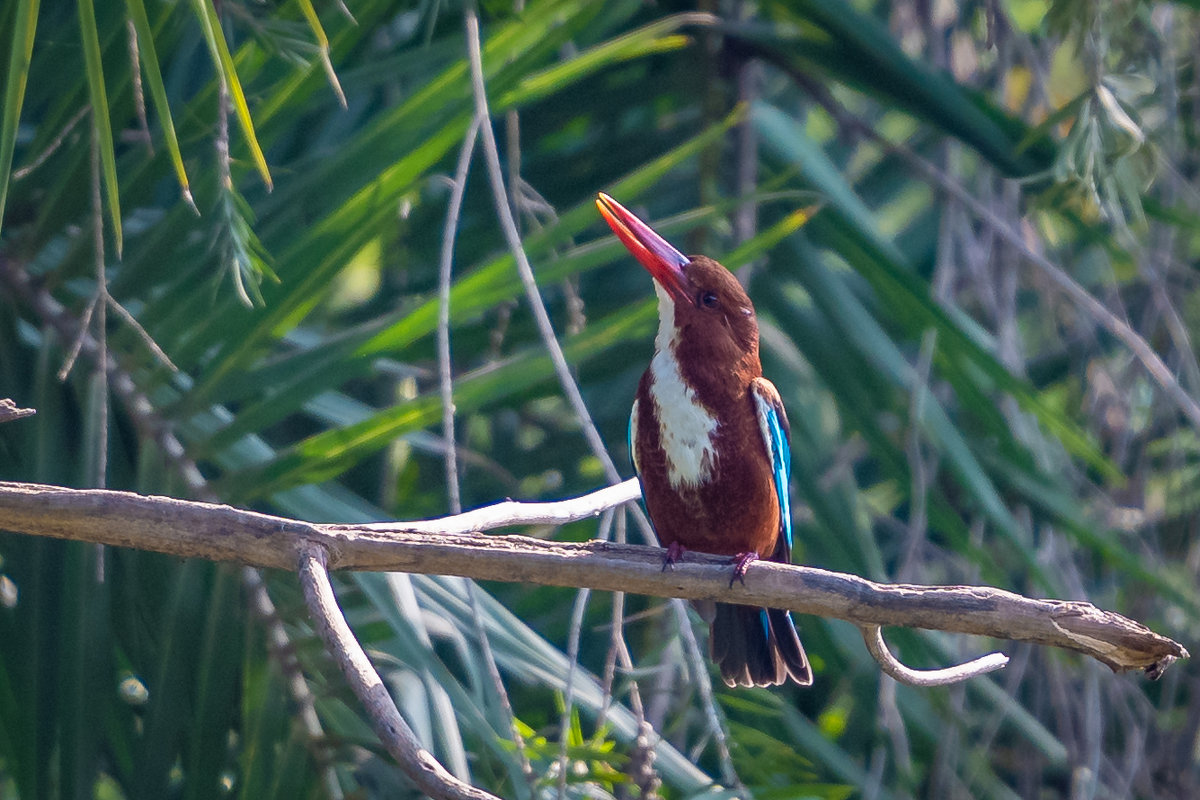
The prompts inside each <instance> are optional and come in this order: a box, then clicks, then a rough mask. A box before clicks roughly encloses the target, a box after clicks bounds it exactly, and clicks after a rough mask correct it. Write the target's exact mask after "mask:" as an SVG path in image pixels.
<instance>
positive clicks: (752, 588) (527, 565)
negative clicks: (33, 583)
mask: <svg viewBox="0 0 1200 800" xmlns="http://www.w3.org/2000/svg"><path fill="white" fill-rule="evenodd" d="M635 495H636V484H635V483H634V482H632V481H627V482H626V483H623V484H618V485H617V486H613V487H608V488H606V489H602V490H600V491H599V492H594V493H592V494H589V495H584V496H582V497H578V498H575V499H573V500H564V501H561V502H559V503H549V504H543V503H532V504H524V503H513V502H511V501H510V502H508V503H501V504H499V505H498V506H492V507H491V508H489V509H478V510H476V511H469V512H467V513H466V514H463V515H460V516H458V517H447V518H446V519H444V520H438V521H434V520H429V521H425V522H421V523H414V524H412V530H404V529H402V527H401V526H403V525H404V523H392V524H389V526H388V528H387V530H378V529H373V528H372V527H371V526H364V525H317V524H312V523H307V522H299V521H297V520H291V519H285V518H283V517H274V516H270V515H268V514H260V513H257V512H253V511H242V510H239V509H235V508H230V507H229V506H222V505H211V504H207V503H195V502H188V501H184V500H175V499H172V498H167V497H145V496H142V495H137V494H132V493H128V492H112V491H102V490H80V489H65V488H62V487H58V486H45V485H41V484H28V483H7V482H0V528H3V529H7V530H12V531H19V532H22V533H29V534H34V535H38V536H51V537H55V538H60V539H74V540H78V541H88V542H101V543H103V544H109V545H114V546H118V547H137V548H141V549H144V550H154V551H157V552H162V553H169V554H172V555H177V556H185V557H193V558H206V559H212V560H216V561H237V562H240V563H242V564H248V565H253V566H259V567H273V568H276V569H286V570H294V569H295V568H296V562H297V558H298V557H299V553H300V551H301V549H302V548H303V547H305V546H307V545H309V544H319V545H321V546H323V547H324V548H325V549H326V550H327V551H328V553H329V563H330V566H331V567H332V568H333V569H352V570H373V571H399V572H414V573H425V574H440V575H459V576H462V577H467V578H475V579H477V580H496V581H507V582H521V583H539V584H545V585H550V586H571V587H580V588H583V587H586V588H590V589H597V590H601V591H626V592H637V593H639V594H646V595H655V596H659V597H682V598H685V599H690V600H700V599H711V600H720V601H722V602H728V603H744V604H747V605H755V606H773V607H778V608H787V609H791V610H792V611H795V612H797V613H800V614H812V615H816V616H823V617H832V618H836V619H842V620H846V621H848V622H852V623H854V624H856V625H860V626H861V625H880V626H884V625H890V626H903V627H911V628H926V629H931V630H942V631H948V632H952V633H970V634H977V635H981V636H991V637H994V638H998V639H1011V640H1014V641H1024V642H1034V643H1036V644H1042V645H1050V646H1053V647H1061V648H1065V649H1068V650H1074V651H1076V652H1079V653H1083V654H1085V655H1088V656H1091V657H1092V658H1095V659H1097V660H1099V661H1101V662H1103V663H1104V664H1107V665H1108V666H1109V667H1111V668H1112V669H1113V670H1116V671H1124V670H1133V669H1142V670H1145V671H1146V673H1147V674H1148V675H1150V676H1151V677H1157V676H1158V675H1161V674H1162V671H1163V670H1164V669H1166V667H1167V666H1169V665H1170V664H1171V663H1172V662H1173V661H1174V660H1175V659H1177V658H1185V657H1186V656H1187V655H1188V653H1187V650H1185V649H1184V648H1183V646H1182V645H1180V644H1179V643H1178V642H1175V641H1173V640H1171V639H1168V638H1166V637H1164V636H1160V635H1158V634H1156V633H1154V632H1153V631H1151V630H1150V629H1149V628H1147V627H1145V626H1144V625H1141V624H1140V623H1137V622H1134V621H1133V620H1130V619H1127V618H1125V617H1123V616H1121V615H1119V614H1115V613H1112V612H1108V611H1102V610H1100V609H1098V608H1096V607H1095V606H1093V605H1091V604H1090V603H1081V602H1070V601H1064V600H1039V599H1033V598H1028V597H1022V596H1021V595H1018V594H1014V593H1012V592H1007V591H1004V590H1002V589H994V588H990V587H986V586H916V585H908V584H881V583H875V582H873V581H869V580H866V579H864V578H859V577H856V576H854V575H846V574H843V573H838V572H830V571H828V570H822V569H816V568H814V567H799V566H792V565H787V564H775V563H772V562H765V561H760V562H756V563H754V564H752V565H751V566H750V569H749V571H748V572H747V574H746V583H745V585H742V584H741V583H736V582H735V584H734V585H733V586H732V587H730V586H729V565H728V561H727V559H724V558H720V557H717V556H707V555H703V554H688V556H687V557H686V558H685V559H684V560H683V561H682V562H680V563H678V564H677V565H676V566H675V569H673V570H671V571H668V572H663V571H662V553H661V551H660V550H658V549H657V548H652V547H642V546H637V545H623V544H615V543H611V542H596V541H591V542H580V543H570V542H547V541H542V540H540V539H533V538H530V537H526V536H497V535H488V534H484V533H481V532H480V531H482V530H485V529H490V528H495V527H502V526H506V525H517V524H521V523H523V522H526V523H529V522H532V523H544V522H547V521H554V522H566V521H570V520H571V519H583V518H585V517H589V516H595V515H597V514H599V513H600V512H601V511H603V510H604V509H605V508H611V507H613V506H616V505H619V504H620V503H622V502H627V501H628V500H629V499H630V498H631V497H633V496H635ZM598 498H599V499H601V500H602V501H603V502H599V501H598ZM527 506H528V508H529V509H530V510H531V511H532V513H529V514H527V515H526V514H523V511H524V510H525V509H526V507H527ZM497 509H500V510H502V513H497ZM547 509H549V511H548V510H547ZM463 520H468V521H469V525H470V526H473V528H472V530H470V531H467V532H464V531H463V530H462V529H463V527H464V522H463ZM439 526H440V530H439V529H438V528H439Z"/></svg>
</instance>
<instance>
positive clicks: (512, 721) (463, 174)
mask: <svg viewBox="0 0 1200 800" xmlns="http://www.w3.org/2000/svg"><path fill="white" fill-rule="evenodd" d="M478 134H479V118H478V117H476V118H475V119H474V120H472V122H471V126H470V128H468V129H467V134H466V136H465V137H464V138H463V143H462V147H461V149H460V150H459V154H458V165H457V166H456V167H455V170H454V185H453V186H452V187H451V189H450V202H449V203H448V204H447V207H446V223H445V226H444V227H443V229H442V252H441V259H440V263H439V266H438V328H437V349H438V385H439V389H440V391H441V396H442V434H443V436H444V438H445V440H446V450H445V454H444V462H443V463H444V464H445V467H446V494H447V495H448V497H449V501H450V512H451V513H452V514H458V513H459V512H461V511H462V494H461V491H460V489H459V483H458V448H457V445H456V437H455V433H454V374H453V370H452V368H451V363H450V278H451V274H452V270H453V265H454V242H455V237H456V234H457V231H458V219H459V214H460V212H461V210H462V201H463V195H464V194H465V193H466V188H467V173H468V171H469V170H470V167H471V154H472V153H473V152H474V151H475V140H476V138H477V136H478ZM466 592H467V602H468V604H469V605H470V607H471V621H472V625H473V627H474V629H475V639H476V641H478V642H479V648H480V652H481V655H482V656H483V663H484V666H485V668H486V670H487V674H488V678H489V679H490V680H491V683H492V689H493V691H494V694H495V697H496V699H497V701H498V703H499V705H500V713H501V714H502V715H503V717H504V724H505V727H506V728H507V729H508V738H509V741H511V742H512V743H513V744H514V745H515V746H516V751H517V758H518V759H519V760H520V762H521V771H522V773H523V774H524V775H525V777H526V779H527V780H528V781H529V782H530V785H531V786H532V782H533V766H532V765H531V764H530V763H529V757H528V756H527V755H526V753H525V741H524V738H523V737H522V736H521V732H520V731H519V730H518V729H517V724H516V716H515V714H514V713H513V708H512V702H511V701H510V700H509V697H508V690H507V688H505V686H504V679H503V678H502V677H501V675H500V668H499V667H498V666H497V664H496V656H495V654H494V653H493V652H492V645H491V641H490V640H489V639H488V634H487V626H486V625H485V624H484V620H483V611H482V609H481V608H480V606H479V597H478V587H476V586H475V582H474V581H467V582H466Z"/></svg>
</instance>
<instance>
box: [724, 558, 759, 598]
mask: <svg viewBox="0 0 1200 800" xmlns="http://www.w3.org/2000/svg"><path fill="white" fill-rule="evenodd" d="M755 561H758V553H755V552H754V551H753V550H751V551H750V552H749V553H738V554H737V555H736V556H734V557H733V577H732V578H730V579H729V588H730V589H732V588H733V582H734V581H741V582H742V586H745V585H746V569H747V568H748V567H749V566H750V565H751V564H752V563H754V562H755Z"/></svg>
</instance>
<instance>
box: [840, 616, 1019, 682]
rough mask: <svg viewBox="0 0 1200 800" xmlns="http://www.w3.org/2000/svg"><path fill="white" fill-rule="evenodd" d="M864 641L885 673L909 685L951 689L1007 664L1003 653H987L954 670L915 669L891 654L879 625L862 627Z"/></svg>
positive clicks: (957, 666) (959, 665)
mask: <svg viewBox="0 0 1200 800" xmlns="http://www.w3.org/2000/svg"><path fill="white" fill-rule="evenodd" d="M859 630H861V631H862V636H863V641H864V642H865V643H866V645H867V651H868V652H869V653H870V654H871V656H872V657H873V658H874V659H875V660H876V661H878V662H879V666H880V667H881V668H882V669H883V671H884V672H885V673H886V674H888V675H890V676H892V677H893V678H895V679H896V680H898V681H900V682H901V683H906V684H908V685H909V686H949V685H950V684H952V683H960V682H962V681H965V680H967V679H968V678H975V677H978V676H979V675H986V674H987V673H989V672H995V671H996V670H998V669H1000V668H1002V667H1003V666H1004V665H1005V664H1007V663H1008V656H1006V655H1004V654H1003V653H988V654H987V655H986V656H980V657H979V658H976V659H973V660H971V661H968V662H966V663H965V664H958V665H956V666H953V667H946V668H945V669H912V668H911V667H906V666H904V665H903V664H901V663H900V662H899V661H898V660H897V659H896V657H895V656H894V655H892V652H891V651H890V650H888V646H887V642H885V641H884V640H883V629H882V628H880V626H878V625H860V626H859Z"/></svg>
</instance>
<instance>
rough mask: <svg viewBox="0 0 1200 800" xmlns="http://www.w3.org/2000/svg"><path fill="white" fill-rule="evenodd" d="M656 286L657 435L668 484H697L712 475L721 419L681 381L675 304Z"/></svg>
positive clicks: (652, 365) (653, 384)
mask: <svg viewBox="0 0 1200 800" xmlns="http://www.w3.org/2000/svg"><path fill="white" fill-rule="evenodd" d="M655 288H656V289H659V303H658V305H659V312H658V313H659V330H658V336H657V337H656V338H655V341H654V344H655V352H654V360H653V361H651V362H650V374H651V375H652V376H653V380H652V381H651V383H650V398H651V399H652V400H653V401H654V410H655V412H656V413H655V416H657V417H658V425H659V439H660V441H661V442H662V447H663V451H664V452H665V454H666V457H667V479H668V480H669V481H670V483H671V486H672V487H674V488H676V489H678V488H680V487H681V486H698V485H700V484H702V483H705V482H707V481H708V479H709V478H710V477H712V473H713V468H714V467H715V466H716V462H717V451H716V448H715V447H714V446H713V434H714V433H716V430H717V427H718V426H719V424H720V423H718V422H717V419H716V417H714V416H713V415H712V414H710V413H709V411H708V409H707V408H705V407H704V405H703V404H702V403H701V402H700V401H699V399H697V397H696V393H695V392H693V391H692V389H691V387H690V386H688V385H687V384H686V383H684V380H683V375H682V374H680V372H679V363H678V361H676V359H675V352H674V350H675V347H674V345H675V342H674V337H675V333H676V330H675V305H674V303H673V302H672V300H671V298H670V297H668V296H666V294H665V293H664V292H663V291H662V290H661V289H660V288H659V287H658V284H657V283H655Z"/></svg>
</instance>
